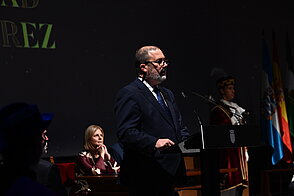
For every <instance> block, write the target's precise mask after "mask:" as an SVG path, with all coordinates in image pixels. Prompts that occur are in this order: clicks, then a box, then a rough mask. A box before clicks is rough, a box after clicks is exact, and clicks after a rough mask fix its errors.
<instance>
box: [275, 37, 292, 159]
mask: <svg viewBox="0 0 294 196" xmlns="http://www.w3.org/2000/svg"><path fill="white" fill-rule="evenodd" d="M275 42H276V41H275V35H274V34H273V79H274V81H273V84H274V91H275V95H276V103H277V112H278V119H279V124H280V133H281V137H282V141H283V144H284V157H283V159H284V160H285V161H286V162H287V163H291V162H292V144H291V138H290V130H289V124H288V118H287V110H286V103H285V96H284V90H283V83H282V77H281V68H280V64H279V58H278V51H277V46H276V43H275Z"/></svg>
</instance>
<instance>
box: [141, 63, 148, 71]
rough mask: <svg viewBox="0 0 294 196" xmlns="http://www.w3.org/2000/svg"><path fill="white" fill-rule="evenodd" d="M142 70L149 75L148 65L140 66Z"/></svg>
mask: <svg viewBox="0 0 294 196" xmlns="http://www.w3.org/2000/svg"><path fill="white" fill-rule="evenodd" d="M140 70H141V72H143V73H147V65H146V64H143V63H142V64H140Z"/></svg>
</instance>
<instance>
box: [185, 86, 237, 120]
mask: <svg viewBox="0 0 294 196" xmlns="http://www.w3.org/2000/svg"><path fill="white" fill-rule="evenodd" d="M191 93H192V95H196V96H198V97H200V98H202V99H204V100H206V101H208V102H209V103H211V104H213V105H215V106H219V107H221V108H223V109H225V110H227V109H226V108H224V106H222V105H220V104H218V103H217V102H215V101H213V100H211V99H209V98H207V97H204V96H203V95H200V94H198V93H196V92H193V91H192V92H191ZM224 105H225V106H226V107H228V108H232V109H233V110H237V108H235V107H232V106H229V105H227V104H224ZM229 112H230V113H231V114H232V115H233V116H235V117H236V118H237V119H242V118H243V116H242V115H240V114H236V113H233V112H231V111H229Z"/></svg>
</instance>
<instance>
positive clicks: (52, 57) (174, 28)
mask: <svg viewBox="0 0 294 196" xmlns="http://www.w3.org/2000/svg"><path fill="white" fill-rule="evenodd" d="M290 2H291V1H290V0H286V1H283V2H282V1H281V2H279V3H273V2H271V1H233V0H229V1H226V2H223V1H218V0H211V1H159V0H127V1H111V0H99V1H93V0H92V1H91V0H75V1H61V0H50V1H45V0H0V24H1V25H0V66H1V69H0V91H1V96H0V105H1V106H3V105H6V104H8V103H11V102H16V101H25V102H28V103H35V104H38V105H39V107H40V110H41V111H42V112H52V113H54V114H55V116H54V120H53V122H52V124H51V126H50V128H49V132H48V133H49V137H50V143H49V155H54V156H72V155H77V153H78V152H79V151H80V150H81V149H82V144H83V141H82V140H83V133H84V130H85V129H86V128H87V126H89V125H91V124H99V125H101V126H102V127H103V128H104V131H105V140H106V144H107V145H110V144H112V143H115V142H116V141H117V138H116V130H115V122H114V114H113V103H114V99H115V95H116V93H117V91H118V90H119V89H120V88H121V87H123V86H124V85H126V84H127V83H129V82H131V81H133V80H134V79H135V69H134V53H135V50H136V49H138V48H139V47H140V46H142V45H157V46H159V47H160V48H162V50H163V51H164V52H165V54H166V56H167V58H169V60H170V62H171V63H170V65H169V69H168V79H167V81H166V82H165V83H164V85H165V86H166V87H168V88H170V89H172V90H173V92H174V93H175V96H176V99H177V101H178V105H179V108H180V110H181V111H182V114H183V116H184V120H185V122H186V124H187V125H188V127H189V128H190V130H191V133H195V132H196V131H198V125H197V121H196V120H195V115H194V113H193V111H194V110H195V111H196V112H197V113H198V115H199V116H200V118H201V119H202V121H203V124H206V123H207V122H208V111H209V105H208V104H207V103H206V102H205V101H203V100H202V99H201V98H199V97H196V96H193V95H192V94H191V92H196V93H199V94H201V95H203V96H208V95H212V96H213V97H214V98H215V99H217V98H218V97H217V92H216V88H215V81H216V78H217V77H218V76H221V75H223V74H229V75H233V76H235V77H236V78H237V86H236V88H237V98H236V101H237V102H238V103H239V104H240V105H241V106H243V107H244V108H246V109H247V110H249V111H250V113H251V116H250V123H252V124H258V123H259V108H260V91H259V86H260V80H259V78H260V69H261V66H262V48H261V37H262V31H263V30H264V32H265V36H266V39H268V40H270V38H271V32H272V30H275V31H276V35H277V41H278V43H279V44H280V45H279V47H280V48H282V49H281V50H283V44H284V43H283V42H284V38H285V35H286V32H289V33H290V35H291V33H292V34H293V32H294V31H293V16H294V15H293V11H291V8H292V7H293V6H291V4H293V3H291V4H290ZM293 39H294V37H293ZM281 52H282V51H281ZM282 55H283V54H281V57H283V56H282ZM281 59H282V58H281ZM281 61H283V60H281ZM181 92H185V93H186V95H187V96H188V99H187V100H185V99H183V97H182V96H181Z"/></svg>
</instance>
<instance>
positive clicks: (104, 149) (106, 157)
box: [97, 144, 111, 161]
mask: <svg viewBox="0 0 294 196" xmlns="http://www.w3.org/2000/svg"><path fill="white" fill-rule="evenodd" d="M97 151H98V154H100V156H101V157H102V158H103V159H104V161H109V160H110V158H111V156H110V154H109V152H108V151H107V147H106V146H105V145H104V144H100V145H99V146H97Z"/></svg>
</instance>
